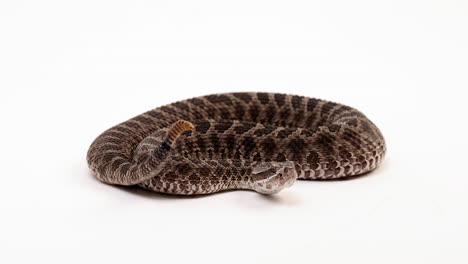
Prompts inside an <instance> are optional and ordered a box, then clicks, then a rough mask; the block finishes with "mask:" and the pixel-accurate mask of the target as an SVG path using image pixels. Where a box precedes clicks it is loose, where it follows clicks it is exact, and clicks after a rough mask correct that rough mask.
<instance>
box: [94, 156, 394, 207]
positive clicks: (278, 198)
mask: <svg viewBox="0 0 468 264" xmlns="http://www.w3.org/2000/svg"><path fill="white" fill-rule="evenodd" d="M387 163H388V162H382V164H381V165H380V166H379V167H377V168H376V169H375V170H373V171H370V172H366V173H363V174H359V175H355V176H352V177H345V178H338V179H318V180H300V181H301V182H310V183H313V182H321V183H325V182H345V181H354V180H358V179H364V178H367V177H368V176H369V175H371V174H373V173H377V172H378V171H380V170H382V169H385V167H386V166H387ZM89 176H90V177H92V178H93V179H94V180H95V181H96V182H99V183H100V184H103V183H102V182H100V181H99V180H98V179H96V177H94V175H93V173H92V172H91V171H90V172H89ZM104 184H105V183H104ZM106 185H108V186H110V187H112V188H116V189H118V190H120V191H124V192H126V193H129V194H131V195H136V196H140V197H145V198H150V199H155V200H185V199H203V198H209V197H215V196H217V195H223V194H225V193H231V192H238V191H246V192H250V193H252V192H253V193H255V191H253V190H224V191H220V192H216V193H209V194H196V195H178V194H167V193H159V192H154V191H150V190H147V189H144V188H142V187H139V186H120V185H111V184H106ZM282 194H283V192H280V193H278V194H260V193H259V194H258V197H259V198H260V199H262V200H264V201H268V202H271V203H276V204H287V203H290V202H289V201H288V200H289V199H290V198H288V197H285V196H284V195H282ZM287 196H289V195H287Z"/></svg>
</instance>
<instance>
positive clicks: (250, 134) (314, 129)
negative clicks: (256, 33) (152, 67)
mask: <svg viewBox="0 0 468 264" xmlns="http://www.w3.org/2000/svg"><path fill="white" fill-rule="evenodd" d="M385 150H386V147H385V141H384V138H383V136H382V134H381V132H380V131H379V129H378V128H377V127H376V126H375V125H374V124H373V123H372V122H371V121H370V120H369V119H367V118H366V116H364V115H363V114H362V113H361V112H359V111H357V110H356V109H353V108H351V107H348V106H345V105H341V104H336V103H332V102H327V101H323V100H318V99H314V98H308V97H303V96H296V95H286V94H274V93H229V94H214V95H208V96H202V97H196V98H192V99H188V100H184V101H180V102H176V103H173V104H169V105H165V106H161V107H159V108H156V109H153V110H151V111H148V112H146V113H143V114H141V115H138V116H136V117H134V118H132V119H130V120H128V121H125V122H123V123H121V124H119V125H116V126H114V127H112V128H110V129H108V130H106V131H105V132H104V133H102V134H101V135H100V136H99V137H97V138H96V139H95V140H94V142H93V143H92V144H91V146H90V148H89V150H88V155H87V160H88V164H89V167H90V168H91V169H92V170H93V171H94V173H95V175H96V177H97V178H98V179H99V180H101V181H103V182H105V183H110V184H118V185H139V186H141V187H143V188H146V189H150V190H153V191H156V192H163V193H170V194H181V195H194V194H207V193H213V192H218V191H222V190H232V189H250V190H255V191H257V192H259V193H264V194H270V193H276V192H278V191H280V190H282V189H283V188H285V187H288V186H291V185H292V184H293V183H294V181H295V180H296V178H298V179H304V180H314V179H336V178H343V177H349V176H354V175H359V174H362V173H365V172H368V171H371V170H373V169H375V168H376V167H377V165H378V164H379V163H380V162H381V161H382V159H383V157H384V155H385Z"/></svg>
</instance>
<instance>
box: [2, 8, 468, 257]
mask: <svg viewBox="0 0 468 264" xmlns="http://www.w3.org/2000/svg"><path fill="white" fill-rule="evenodd" d="M467 14H468V4H467V2H465V1H455V0H447V1H418V0H405V1H403V0H395V1H363V0H358V1H339V0H336V1H322V0H318V1H261V0H249V1H243V0H241V1H206V0H200V1H184V0H182V1H142V0H136V1H104V0H97V1H96V0H93V1H87V0H85V1H78V2H74V1H51V0H46V1H30V0H25V1H10V0H3V1H1V2H0V120H1V124H2V125H1V129H0V142H1V143H0V146H1V148H0V149H1V151H0V160H1V165H2V166H1V179H2V183H1V191H0V211H1V212H2V217H1V218H0V219H1V220H0V221H1V224H0V251H1V254H0V262H2V263H64V262H65V263H83V262H85V263H95V262H96V263H97V262H102V263H143V262H144V261H145V262H148V261H150V262H160V263H360V264H362V263H467V261H468V257H467V254H466V250H467V245H468V226H467V222H468V205H467V199H468V192H467V190H468V177H467V172H466V161H465V160H466V153H467V151H466V149H468V144H467V140H466V135H467V132H468V131H467V125H466V116H465V115H466V113H467V109H466V102H465V101H466V98H467V96H466V94H465V91H466V89H467V87H468V78H467V75H466V73H467V72H468V64H467V61H468V34H467V32H468V17H467ZM231 91H266V92H283V93H292V94H300V95H305V96H311V97H318V98H323V99H327V100H332V101H337V102H340V103H344V104H347V105H350V106H353V107H356V108H357V109H359V110H361V111H362V112H364V113H365V114H366V115H367V116H368V117H369V118H370V119H371V120H372V121H374V122H375V123H376V124H377V125H378V126H379V127H380V128H381V130H382V132H383V134H384V135H385V137H386V140H387V143H388V155H387V157H386V159H385V161H384V163H383V164H382V165H381V167H380V168H379V169H378V170H376V171H375V172H374V173H371V174H368V175H367V176H364V177H359V178H356V179H352V180H345V181H331V182H327V181H319V182H312V181H309V182H307V181H299V182H297V183H296V184H295V185H294V186H293V187H292V188H289V189H287V190H285V191H283V192H281V193H279V194H278V195H274V196H262V195H259V194H257V193H253V192H246V191H236V192H227V193H221V194H215V195H209V196H203V197H197V198H180V197H172V196H164V195H160V194H156V193H150V192H147V191H144V190H139V189H136V188H124V187H114V186H109V185H105V184H102V183H100V182H99V181H97V180H96V179H94V177H93V176H92V175H91V174H90V171H89V170H88V168H87V165H86V161H85V156H86V151H87V148H88V146H89V144H90V143H91V142H92V140H93V139H94V138H95V137H96V136H98V134H99V133H101V132H102V131H104V130H105V129H107V128H109V127H111V126H113V125H115V124H117V123H119V122H121V121H124V120H126V119H128V118H130V117H133V116H135V115H137V114H140V113H142V112H144V111H146V110H149V109H151V108H154V107H157V106H160V105H163V104H167V103H171V102H174V101H177V100H180V99H186V98H188V97H192V96H199V95H204V94H210V93H219V92H231Z"/></svg>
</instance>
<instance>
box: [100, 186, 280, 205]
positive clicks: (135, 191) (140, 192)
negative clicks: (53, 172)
mask: <svg viewBox="0 0 468 264" xmlns="http://www.w3.org/2000/svg"><path fill="white" fill-rule="evenodd" d="M109 186H111V187H113V188H116V189H119V190H121V191H124V192H126V193H129V194H132V195H136V196H140V197H145V198H149V199H156V200H193V199H203V198H212V197H215V196H218V195H223V194H226V193H233V192H249V193H256V192H255V191H252V190H224V191H220V192H216V193H208V194H195V195H178V194H167V193H159V192H154V191H150V190H147V189H144V188H142V187H139V186H118V185H109ZM258 197H260V198H261V199H262V200H264V201H268V202H271V203H284V202H285V197H283V195H281V193H278V194H270V195H265V194H260V193H259V194H258Z"/></svg>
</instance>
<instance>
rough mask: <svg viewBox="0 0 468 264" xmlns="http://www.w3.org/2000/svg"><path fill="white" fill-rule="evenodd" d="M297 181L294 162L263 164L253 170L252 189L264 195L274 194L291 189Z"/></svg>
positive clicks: (255, 166)
mask: <svg viewBox="0 0 468 264" xmlns="http://www.w3.org/2000/svg"><path fill="white" fill-rule="evenodd" d="M296 179H297V173H296V170H295V169H294V163H293V162H292V161H285V162H261V163H258V164H256V165H254V167H253V169H252V181H253V184H252V189H253V190H254V191H256V192H258V193H262V194H274V193H277V192H279V191H281V190H283V189H284V188H287V187H291V186H292V185H293V183H294V182H295V181H296Z"/></svg>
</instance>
